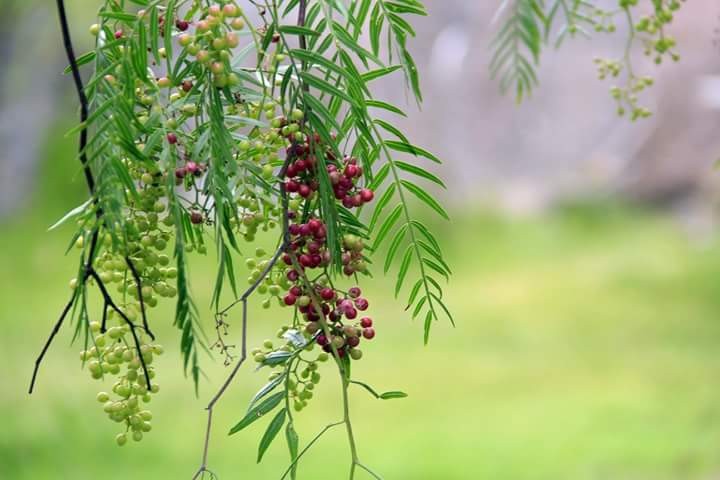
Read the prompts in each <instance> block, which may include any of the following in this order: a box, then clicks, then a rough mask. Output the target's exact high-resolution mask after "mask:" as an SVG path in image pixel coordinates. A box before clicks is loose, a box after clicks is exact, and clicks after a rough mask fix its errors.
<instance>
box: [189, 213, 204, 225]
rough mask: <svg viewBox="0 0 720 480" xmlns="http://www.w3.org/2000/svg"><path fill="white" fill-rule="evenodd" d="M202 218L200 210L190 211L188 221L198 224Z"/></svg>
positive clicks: (201, 221)
mask: <svg viewBox="0 0 720 480" xmlns="http://www.w3.org/2000/svg"><path fill="white" fill-rule="evenodd" d="M203 220H204V219H203V214H202V213H200V212H192V213H191V214H190V222H191V223H193V224H195V225H199V224H201V223H203Z"/></svg>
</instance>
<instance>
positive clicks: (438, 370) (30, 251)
mask: <svg viewBox="0 0 720 480" xmlns="http://www.w3.org/2000/svg"><path fill="white" fill-rule="evenodd" d="M73 145H74V142H73V141H72V140H66V139H63V138H61V137H60V136H59V135H57V134H56V133H54V134H53V136H52V137H51V140H50V141H49V144H48V146H47V148H46V158H47V162H46V164H45V165H44V167H43V174H42V175H41V176H40V178H39V179H38V180H39V183H38V190H37V192H35V194H34V195H33V199H32V200H31V202H30V203H29V205H27V206H26V208H23V209H22V211H19V212H18V214H17V216H16V218H14V219H12V220H11V221H9V222H7V223H6V224H4V225H2V232H3V248H2V249H0V265H1V266H2V267H0V268H2V278H3V279H4V281H3V285H2V288H0V324H1V325H2V335H1V336H0V351H2V352H3V361H2V362H0V378H2V379H3V386H2V387H3V391H2V394H1V395H0V411H2V412H3V413H4V415H3V416H4V422H3V426H2V428H1V429H0V478H3V479H5V478H8V479H32V480H43V479H65V478H68V479H70V478H73V479H77V478H79V479H90V478H104V479H106V480H112V479H121V478H133V479H136V480H140V479H150V478H163V479H166V478H167V479H181V478H189V474H190V473H191V472H192V471H193V469H194V468H196V465H197V461H198V460H199V456H200V447H201V436H202V430H203V427H204V424H205V415H204V412H203V410H202V408H203V405H204V402H205V401H207V398H208V397H209V395H210V394H211V393H212V392H213V389H214V388H216V387H217V385H218V384H219V382H220V381H221V379H222V375H223V374H224V373H225V372H226V370H225V369H224V368H223V367H222V366H221V364H220V362H214V361H212V360H210V359H208V358H204V359H203V365H204V367H205V370H206V372H207V375H208V380H207V381H205V382H203V384H202V386H201V394H200V399H197V398H195V397H194V395H193V392H192V386H191V384H190V382H189V381H187V380H185V379H184V378H183V376H182V373H181V372H180V370H179V368H178V366H179V359H178V355H177V351H176V350H177V344H178V337H177V335H176V332H175V331H174V330H173V329H172V327H171V324H172V316H171V308H169V307H168V306H166V307H164V308H162V309H160V310H158V311H156V312H154V314H153V317H152V319H153V321H154V322H155V324H156V325H159V326H160V327H157V328H158V329H159V333H160V338H161V339H162V342H163V343H164V344H165V345H166V348H167V350H168V354H167V356H165V357H163V358H161V360H160V361H158V369H159V372H158V383H160V384H161V385H162V392H161V394H160V395H158V396H157V399H156V400H154V401H153V404H152V405H151V407H152V410H153V411H154V413H155V420H154V430H153V432H152V433H151V434H149V435H147V436H146V438H145V439H144V440H143V442H142V443H141V444H139V445H138V444H135V445H128V446H126V447H124V448H122V449H119V448H117V447H115V446H114V442H113V437H114V435H115V433H116V431H117V426H116V425H115V424H111V423H110V422H109V421H108V420H107V419H106V418H105V416H104V415H103V414H102V411H101V406H100V405H99V404H97V402H95V400H94V397H95V393H96V392H97V391H99V390H101V389H107V386H105V387H102V386H101V385H100V384H99V383H98V382H95V381H91V380H90V379H89V376H88V375H87V373H86V372H82V371H80V369H79V363H80V362H79V360H78V358H77V351H78V350H79V347H78V346H73V347H70V348H68V344H69V341H70V336H71V333H70V332H71V330H70V329H69V328H67V327H66V328H65V329H64V330H63V332H62V333H61V334H60V335H59V337H58V339H57V341H56V343H55V345H54V347H53V348H52V350H51V351H50V354H49V355H48V357H47V360H46V363H45V364H44V366H43V368H42V370H41V373H40V377H39V386H38V389H37V392H36V394H34V395H33V397H28V395H27V394H26V388H27V382H28V380H29V374H30V372H31V368H32V362H33V360H34V356H35V355H36V353H37V351H38V349H39V347H40V346H41V343H42V342H43V341H44V339H45V337H46V334H47V332H48V331H49V329H50V326H51V324H52V322H53V321H54V320H55V318H56V316H57V314H58V312H59V310H60V308H61V305H62V304H63V302H65V301H66V299H67V296H68V294H69V291H68V289H67V282H68V280H69V278H70V277H71V276H72V272H73V270H74V268H75V261H76V260H75V259H74V258H73V257H72V256H70V257H63V256H62V252H63V251H64V248H65V243H66V242H67V238H68V236H69V229H68V228H67V227H65V228H63V229H60V230H59V231H57V232H51V233H47V232H46V231H45V230H46V227H47V225H49V224H51V223H53V222H54V220H55V219H56V218H57V217H59V216H60V215H61V214H62V213H63V211H64V210H66V209H67V208H68V207H72V206H74V205H76V204H77V203H80V202H81V201H82V199H83V196H84V190H83V189H84V187H83V184H82V178H81V177H80V176H78V175H76V176H75V182H74V183H73V184H71V185H69V184H68V178H69V177H70V176H71V174H72V173H74V172H76V171H77V168H76V165H75V164H74V163H73V161H72V160H71V158H70V157H71V155H72V148H73ZM438 231H440V232H443V238H442V240H443V244H444V246H445V248H446V251H447V252H448V256H449V261H450V263H451V265H452V266H454V269H455V276H454V278H453V281H452V284H451V286H450V287H449V288H448V289H447V296H448V299H449V304H450V305H452V306H453V310H454V313H455V316H456V319H457V322H458V328H457V329H452V328H450V327H449V326H448V325H446V324H438V325H435V326H434V331H433V335H432V338H431V343H430V345H429V346H428V347H423V346H422V331H421V330H422V326H421V325H420V324H419V323H417V322H416V323H413V322H411V321H410V320H409V319H408V315H407V314H406V313H405V312H403V311H402V307H403V305H402V304H401V303H402V302H395V301H394V300H393V299H392V298H390V297H389V296H388V294H387V292H388V291H390V286H391V280H389V279H383V278H378V279H377V281H373V282H367V287H364V288H365V289H366V290H367V294H368V297H369V298H370V299H371V311H372V313H373V316H374V317H375V318H376V322H377V326H378V333H379V334H378V337H377V339H376V340H375V341H374V342H373V344H372V345H368V346H367V347H366V348H365V350H366V352H365V353H366V356H365V358H364V359H363V360H362V362H359V363H357V364H356V367H355V368H354V375H355V376H356V377H357V378H358V379H361V380H363V381H366V382H369V383H371V384H372V385H375V386H376V387H377V388H378V389H382V390H388V389H402V390H405V391H407V392H408V393H409V394H410V397H409V398H407V399H404V400H393V401H387V402H380V401H375V400H373V399H372V398H370V397H369V396H368V395H367V394H366V393H365V392H363V391H362V390H357V391H354V392H353V395H352V409H353V411H354V418H355V426H356V429H357V437H358V441H359V447H360V452H361V456H362V460H363V462H364V463H366V464H368V465H370V466H371V467H373V468H374V469H375V470H377V471H378V472H380V473H382V474H383V476H384V478H387V479H399V480H405V479H413V480H423V479H428V480H435V479H438V480H440V479H443V480H444V479H449V480H452V479H458V480H459V479H463V480H465V479H479V478H485V479H503V480H525V479H527V480H531V479H532V480H536V479H542V480H545V479H548V480H550V479H582V480H584V479H613V480H625V479H628V480H630V479H633V480H636V479H643V480H650V479H652V480H661V479H662V480H664V479H668V480H669V479H710V478H717V475H718V474H720V455H719V450H718V445H719V444H720V402H718V398H720V397H719V396H718V389H719V388H720V386H719V385H718V382H717V379H718V375H719V374H720V355H718V350H719V349H718V347H719V346H720V322H718V314H719V313H720V281H719V279H720V244H719V243H718V242H716V241H711V242H707V243H706V244H703V245H697V244H693V243H692V242H690V241H689V240H688V238H686V236H684V235H683V234H682V233H681V232H680V231H679V230H678V229H677V228H676V227H675V226H674V225H673V224H672V223H671V222H670V221H668V220H666V219H664V218H662V217H658V216H655V215H652V214H650V213H648V212H643V211H639V210H637V209H633V208H630V207H619V206H615V205H606V204H598V205H585V206H575V207H568V208H563V209H559V210H558V211H556V212H554V213H552V214H548V215H546V216H543V217H539V218H535V219H524V220H519V219H506V218H503V217H502V216H499V215H497V214H494V213H492V212H486V211H482V210H481V209H479V208H477V209H473V208H465V209H463V210H462V211H460V210H458V211H457V213H456V214H455V220H454V222H453V224H452V226H451V228H448V227H447V226H442V227H441V228H440V229H439V230H438ZM238 263H240V262H238ZM211 268H212V266H211V259H209V260H208V261H201V262H198V263H197V264H195V265H193V268H192V274H193V288H194V291H195V293H196V296H197V299H198V304H199V305H200V306H201V307H204V306H206V305H207V303H208V298H209V294H210V289H211V283H212V278H213V277H212V270H211ZM252 308H253V312H252V315H251V318H252V324H251V335H250V337H251V340H250V345H251V346H252V345H256V344H257V343H258V342H260V341H262V339H263V338H265V337H267V336H270V335H271V334H272V332H274V331H275V330H276V328H277V326H279V325H280V324H282V322H283V315H284V312H283V311H281V310H279V309H273V310H270V311H263V310H261V309H260V308H259V301H257V302H254V303H253V307H252ZM202 311H203V312H204V313H207V309H205V308H202ZM205 320H206V321H207V320H209V316H208V315H205ZM233 326H234V328H233V330H232V333H233V334H234V335H235V336H237V334H238V331H237V321H236V322H235V323H234V325H233ZM322 373H323V382H322V383H321V385H320V386H319V389H318V395H317V396H316V400H314V401H313V404H312V407H311V408H309V409H308V410H307V411H306V412H303V413H302V414H301V415H300V416H299V421H300V433H301V440H303V439H304V440H307V439H308V438H309V437H310V436H311V435H313V434H314V433H315V432H316V431H318V430H319V429H320V428H322V426H324V425H325V424H327V423H329V422H331V421H334V420H336V419H338V418H339V415H340V411H339V410H340V398H339V391H338V384H337V382H336V381H334V376H335V374H334V371H333V370H332V369H331V368H327V367H325V368H324V369H323V372H322ZM265 375H266V374H265V373H253V372H252V370H251V368H250V367H248V368H244V369H243V370H242V372H241V374H240V375H239V377H238V379H237V381H236V382H235V384H234V385H233V387H232V388H231V390H230V392H229V394H228V395H227V397H225V398H224V400H223V401H222V403H221V404H220V405H219V407H218V410H217V414H216V418H215V422H216V423H215V425H216V428H215V430H214V435H213V443H212V445H211V452H210V463H211V466H212V468H214V469H215V471H216V472H217V473H218V474H220V478H252V479H265V478H279V476H280V473H281V472H282V471H283V470H284V468H285V466H286V465H287V454H286V452H285V449H284V448H283V444H282V442H281V441H278V442H276V444H275V445H274V446H273V447H271V449H270V451H269V453H268V455H267V456H266V459H265V461H264V462H263V463H262V464H261V465H258V466H256V465H255V464H254V459H255V452H256V448H257V441H258V439H259V437H260V435H261V434H262V427H260V425H258V426H254V427H253V428H251V429H249V430H248V431H246V432H243V433H241V434H239V435H236V436H233V437H227V436H226V431H227V430H228V428H229V426H230V425H232V424H233V423H234V421H236V420H237V419H239V418H240V417H241V415H242V413H243V412H244V409H245V406H246V403H247V400H248V399H249V397H250V396H251V395H252V393H253V392H254V391H255V390H256V389H257V388H258V387H259V386H260V385H261V384H262V383H263V380H264V377H265ZM258 423H259V424H262V423H265V422H258ZM345 445H346V443H345V437H344V435H343V432H342V431H341V430H335V431H333V432H331V433H330V434H329V435H327V436H326V437H324V439H323V440H322V441H321V442H320V443H319V448H317V449H315V450H314V451H312V453H310V454H308V456H307V457H306V458H305V460H304V461H303V462H302V463H301V467H300V472H301V474H302V476H301V478H308V479H329V480H336V479H342V478H345V472H346V468H347V449H346V446H345ZM358 477H359V478H367V477H363V476H362V475H359V476H358Z"/></svg>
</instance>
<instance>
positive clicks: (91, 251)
mask: <svg viewBox="0 0 720 480" xmlns="http://www.w3.org/2000/svg"><path fill="white" fill-rule="evenodd" d="M56 6H57V11H58V20H59V23H60V31H61V34H62V38H63V46H64V49H65V54H66V56H67V59H68V63H69V64H70V71H71V72H72V77H73V83H74V85H75V90H76V93H77V97H78V102H79V103H80V126H81V128H80V138H79V141H78V156H79V159H80V163H81V165H82V169H83V175H84V176H85V183H86V185H87V188H88V192H89V194H90V196H91V198H92V202H93V205H94V206H95V219H96V224H95V225H94V227H93V230H92V234H91V237H90V246H89V248H88V253H87V257H86V260H85V263H84V267H83V268H82V270H81V273H80V278H78V287H77V288H84V286H85V284H86V283H87V280H88V278H89V277H90V276H91V274H92V273H93V272H94V269H93V268H92V265H93V261H94V260H95V254H96V253H97V247H98V243H99V242H98V241H99V238H100V225H101V223H102V215H103V212H102V208H100V206H99V205H98V197H97V195H96V193H95V177H94V176H93V172H92V169H91V167H90V163H89V160H88V157H87V143H88V130H87V124H86V122H87V120H88V114H89V104H88V98H87V95H86V94H85V86H84V85H83V81H82V77H81V75H80V67H79V65H78V62H77V58H76V57H75V51H74V48H73V43H72V37H71V35H70V27H69V24H68V20H67V12H66V10H65V2H64V0H56ZM125 261H126V262H127V264H128V266H129V268H130V270H131V271H132V274H133V277H134V278H135V282H136V284H137V288H138V298H139V300H140V309H141V312H142V319H143V328H144V330H145V332H146V333H147V334H148V335H149V336H150V338H152V339H153V340H155V336H154V335H153V334H152V332H151V331H150V327H149V325H148V322H147V318H146V314H145V304H144V302H143V298H142V284H141V280H140V275H139V273H138V271H137V269H136V268H135V265H134V264H133V262H132V261H131V260H130V258H129V257H125ZM95 277H96V278H95V280H96V282H97V284H98V287H99V288H100V289H101V291H102V292H104V293H103V295H104V296H105V306H104V308H103V320H102V327H101V328H102V331H103V332H104V331H105V327H106V323H107V307H108V305H110V306H111V307H113V309H114V310H116V311H117V312H118V313H119V314H120V315H121V316H122V317H123V318H124V319H125V321H126V322H127V323H128V324H129V325H131V327H130V328H131V331H132V334H133V337H134V338H135V344H136V346H137V349H138V356H139V357H140V360H141V362H142V364H143V370H144V372H145V373H146V374H147V368H146V367H145V361H144V360H143V358H142V353H141V352H140V343H139V339H138V338H137V335H136V332H135V326H134V324H132V322H130V320H129V319H128V318H127V316H125V314H124V313H123V312H122V311H121V310H120V309H119V308H118V307H117V306H114V305H115V304H114V303H113V302H112V299H111V298H110V296H109V295H107V289H106V288H105V284H104V282H103V281H102V280H101V279H100V277H99V276H98V275H97V274H95ZM76 299H77V295H76V293H75V292H73V294H72V296H71V298H70V300H69V301H68V303H67V305H66V307H65V308H64V309H63V311H62V314H61V315H60V318H59V319H58V321H57V322H56V323H55V326H54V327H53V329H52V331H51V332H50V335H49V337H48V339H47V340H46V342H45V345H44V346H43V348H42V350H41V351H40V354H39V355H38V357H37V359H36V361H35V368H34V369H33V374H32V379H31V382H30V389H29V393H32V392H33V389H34V385H35V381H36V377H37V373H38V370H39V368H40V364H41V363H42V360H43V358H44V356H45V354H46V353H47V350H48V349H49V348H50V344H51V343H52V341H53V340H54V338H55V336H56V335H57V333H58V331H59V330H60V327H61V326H62V324H63V322H64V320H65V318H66V316H67V314H68V312H69V311H70V308H71V307H72V305H73V304H74V303H75V300H76ZM108 299H109V300H110V303H108ZM146 379H147V383H148V389H149V388H150V377H149V376H147V375H146Z"/></svg>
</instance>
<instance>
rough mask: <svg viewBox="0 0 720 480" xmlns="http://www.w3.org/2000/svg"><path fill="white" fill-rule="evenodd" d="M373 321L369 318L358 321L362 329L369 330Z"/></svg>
mask: <svg viewBox="0 0 720 480" xmlns="http://www.w3.org/2000/svg"><path fill="white" fill-rule="evenodd" d="M372 324H373V321H372V318H370V317H363V318H361V319H360V326H361V327H363V328H370V327H372Z"/></svg>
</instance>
